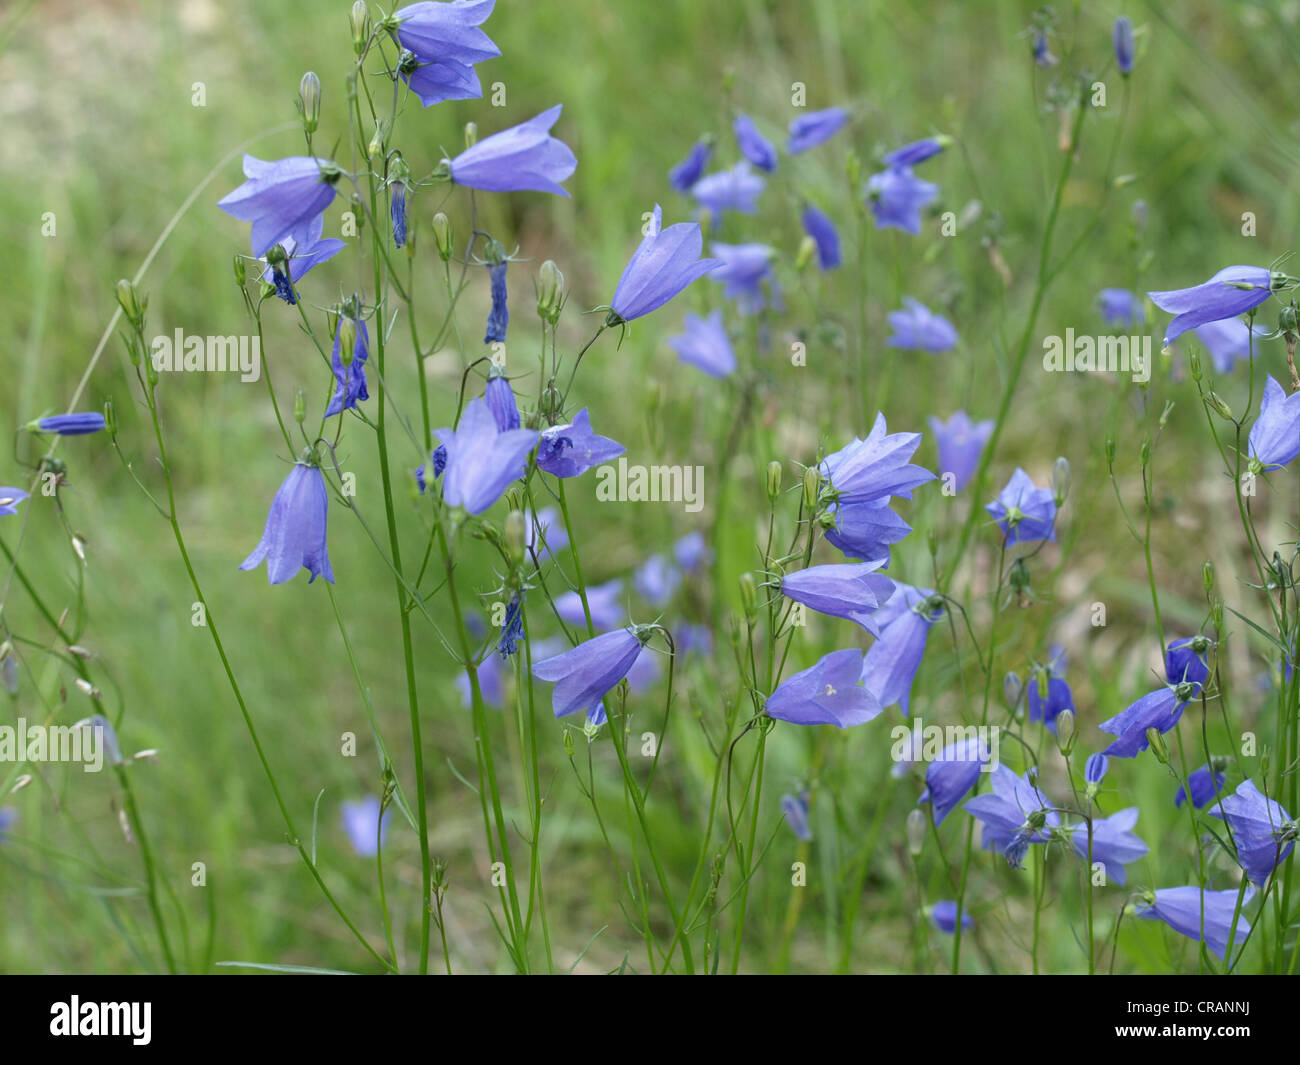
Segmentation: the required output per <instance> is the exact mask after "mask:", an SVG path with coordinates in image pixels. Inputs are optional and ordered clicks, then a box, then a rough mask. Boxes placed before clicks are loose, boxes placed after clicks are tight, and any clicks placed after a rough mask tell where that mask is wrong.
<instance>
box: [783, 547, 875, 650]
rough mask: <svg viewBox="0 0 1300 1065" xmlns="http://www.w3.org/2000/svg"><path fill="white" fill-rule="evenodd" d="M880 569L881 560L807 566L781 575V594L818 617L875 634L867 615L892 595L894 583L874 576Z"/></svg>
mask: <svg viewBox="0 0 1300 1065" xmlns="http://www.w3.org/2000/svg"><path fill="white" fill-rule="evenodd" d="M882 565H884V560H883V559H877V560H876V561H874V562H861V563H857V564H850V563H831V564H828V565H823V566H809V567H808V568H807V569H802V570H796V571H795V572H793V573H787V574H785V575H784V576H783V577H782V578H781V594H782V595H784V596H785V597H786V598H787V599H792V600H794V602H796V603H802V604H804V606H807V607H811V608H812V609H813V610H816V611H817V612H818V613H820V614H827V615H829V616H831V617H837V618H845V619H847V620H848V621H855V622H857V623H858V624H859V625H861V626H863V628H865V629H866V630H867V631H868V632H871V633H873V634H878V630H877V628H876V626H875V625H874V623H873V622H872V621H871V615H872V614H874V613H875V611H876V610H877V609H878V608H879V607H880V605H881V604H882V603H884V602H886V601H887V600H888V599H889V597H890V596H891V595H893V594H894V582H893V581H891V580H890V579H889V578H888V577H886V576H885V575H884V574H883V573H878V572H877V571H878V570H879V569H880V568H881V566H882Z"/></svg>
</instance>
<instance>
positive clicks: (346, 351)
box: [339, 314, 357, 370]
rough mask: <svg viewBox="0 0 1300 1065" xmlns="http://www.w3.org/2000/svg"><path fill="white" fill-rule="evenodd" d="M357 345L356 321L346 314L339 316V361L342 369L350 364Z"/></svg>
mask: <svg viewBox="0 0 1300 1065" xmlns="http://www.w3.org/2000/svg"><path fill="white" fill-rule="evenodd" d="M356 347H357V323H356V321H355V320H354V319H352V318H349V317H348V316H347V315H346V314H345V315H342V316H341V317H340V318H339V362H341V363H342V364H343V369H345V370H346V369H347V368H348V367H349V366H351V365H352V359H353V356H354V355H355V354H356Z"/></svg>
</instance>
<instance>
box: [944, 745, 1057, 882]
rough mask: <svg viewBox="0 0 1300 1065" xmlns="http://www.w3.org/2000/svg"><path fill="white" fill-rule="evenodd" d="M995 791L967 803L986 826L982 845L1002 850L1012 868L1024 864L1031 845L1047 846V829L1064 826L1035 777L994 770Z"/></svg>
mask: <svg viewBox="0 0 1300 1065" xmlns="http://www.w3.org/2000/svg"><path fill="white" fill-rule="evenodd" d="M992 783H993V791H992V792H990V793H989V794H987V795H976V796H975V798H973V799H968V800H966V803H965V804H964V806H963V809H965V810H968V811H969V812H970V813H971V815H972V816H973V817H975V818H976V819H977V820H978V821H979V822H980V823H981V824H982V825H983V826H984V831H983V834H982V837H981V842H982V844H983V846H984V847H985V848H986V849H989V850H994V849H996V850H1000V851H1002V853H1003V855H1004V856H1005V857H1006V859H1007V862H1008V863H1009V864H1010V865H1011V867H1012V868H1013V869H1019V868H1020V867H1021V865H1022V864H1023V858H1024V854H1025V851H1026V850H1027V849H1028V847H1029V845H1030V844H1031V843H1046V842H1047V840H1048V838H1049V835H1048V832H1047V829H1049V828H1055V827H1057V826H1058V825H1059V824H1060V823H1061V819H1060V817H1059V816H1058V815H1057V813H1056V811H1055V810H1053V809H1051V805H1050V804H1049V803H1048V801H1047V800H1046V799H1045V798H1044V797H1043V794H1042V792H1040V791H1039V790H1038V785H1037V783H1036V782H1035V781H1034V780H1033V777H1032V774H1031V775H1030V776H1029V777H1020V776H1017V775H1016V774H1015V773H1013V772H1011V770H1010V769H1008V768H1007V767H1006V766H1004V765H999V766H997V767H996V768H995V769H994V770H993V780H992Z"/></svg>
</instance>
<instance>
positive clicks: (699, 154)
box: [668, 137, 713, 192]
mask: <svg viewBox="0 0 1300 1065" xmlns="http://www.w3.org/2000/svg"><path fill="white" fill-rule="evenodd" d="M712 155H713V143H712V141H710V140H709V139H708V138H707V137H701V138H700V139H699V140H698V141H696V142H695V143H694V144H693V145H692V146H691V150H690V152H689V153H687V156H686V158H685V159H683V160H682V161H681V162H680V163H678V164H677V165H676V166H675V167H673V168H672V169H671V170H670V171H668V183H669V184H670V185H672V187H673V188H675V189H676V190H677V191H678V192H690V191H691V187H692V186H693V185H694V184H695V183H696V182H697V181H699V180H700V175H701V174H703V173H704V168H705V167H706V166H708V165H709V157H710V156H712Z"/></svg>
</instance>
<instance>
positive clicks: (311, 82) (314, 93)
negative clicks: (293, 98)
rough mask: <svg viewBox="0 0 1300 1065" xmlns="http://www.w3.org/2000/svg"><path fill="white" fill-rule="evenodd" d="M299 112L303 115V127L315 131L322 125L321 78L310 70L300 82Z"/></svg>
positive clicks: (307, 130)
mask: <svg viewBox="0 0 1300 1065" xmlns="http://www.w3.org/2000/svg"><path fill="white" fill-rule="evenodd" d="M298 114H299V115H301V116H302V128H303V129H304V130H305V131H306V132H308V133H315V132H316V127H317V126H319V125H320V78H318V77H317V76H316V74H315V73H314V72H313V71H310V70H309V71H307V73H306V74H304V75H303V76H302V80H301V81H300V82H298Z"/></svg>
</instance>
